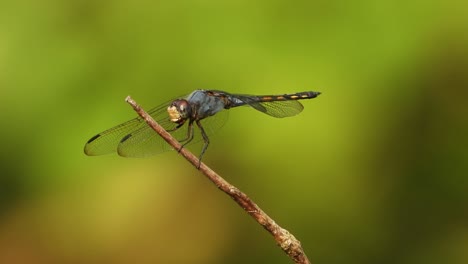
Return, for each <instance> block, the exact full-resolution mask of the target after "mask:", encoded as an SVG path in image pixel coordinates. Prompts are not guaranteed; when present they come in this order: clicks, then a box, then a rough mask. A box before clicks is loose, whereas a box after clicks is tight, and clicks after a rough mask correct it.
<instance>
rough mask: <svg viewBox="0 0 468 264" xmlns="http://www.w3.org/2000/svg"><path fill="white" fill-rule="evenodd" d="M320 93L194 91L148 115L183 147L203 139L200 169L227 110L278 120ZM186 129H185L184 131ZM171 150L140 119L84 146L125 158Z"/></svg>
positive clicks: (89, 151) (89, 152) (299, 109)
mask: <svg viewBox="0 0 468 264" xmlns="http://www.w3.org/2000/svg"><path fill="white" fill-rule="evenodd" d="M318 95H320V92H313V91H308V92H299V93H293V94H283V95H247V94H230V93H227V92H224V91H219V90H195V91H193V92H192V93H190V94H189V95H187V96H184V97H179V98H177V99H173V100H170V101H167V102H165V103H162V104H160V105H159V106H157V107H155V108H152V109H151V110H149V111H148V114H149V115H151V117H152V118H153V119H154V120H155V121H156V122H158V123H159V124H160V125H161V126H162V127H163V128H164V129H165V130H167V131H168V132H169V133H171V134H172V136H173V137H175V138H176V139H177V140H178V141H179V142H181V143H182V147H181V148H180V149H179V150H178V151H180V150H181V149H182V148H183V147H186V146H188V145H190V144H193V143H196V142H200V141H201V140H203V143H204V144H203V147H202V150H201V153H200V155H199V166H200V163H201V160H202V157H203V155H204V154H205V151H206V150H207V148H208V145H209V144H210V140H209V137H208V134H214V133H215V132H216V131H217V130H218V129H220V128H221V127H222V126H223V125H224V123H225V122H226V120H227V111H226V110H228V109H231V108H234V107H238V106H250V107H252V108H253V109H255V110H257V111H260V112H262V113H265V114H267V115H269V116H272V117H276V118H283V117H290V116H294V115H297V114H299V113H300V112H302V110H303V109H304V106H303V105H302V104H301V103H300V102H299V101H298V100H303V99H312V98H315V97H317V96H318ZM184 126H186V127H187V128H186V129H182V128H183V127H184ZM195 126H196V127H198V129H199V130H200V134H201V138H200V137H199V136H197V139H195V140H194V138H195V133H194V127H195ZM168 150H172V147H171V146H170V145H169V144H167V143H166V141H164V139H163V138H162V137H160V136H159V135H158V134H157V133H156V132H155V131H153V130H152V128H151V127H150V126H148V125H147V124H146V122H145V120H144V119H143V118H141V117H137V118H134V119H132V120H129V121H127V122H125V123H122V124H120V125H117V126H115V127H112V128H110V129H108V130H105V131H104V132H101V133H99V134H97V135H95V136H93V137H92V138H90V139H89V140H88V141H87V142H86V144H85V147H84V152H85V154H86V155H88V156H97V155H104V154H109V153H113V152H117V153H118V154H119V155H120V156H123V157H147V156H151V155H155V154H159V153H162V152H165V151H168Z"/></svg>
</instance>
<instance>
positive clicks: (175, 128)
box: [167, 123, 185, 132]
mask: <svg viewBox="0 0 468 264" xmlns="http://www.w3.org/2000/svg"><path fill="white" fill-rule="evenodd" d="M184 124H185V123H181V124H178V125H177V126H176V127H174V128H173V129H170V130H167V132H174V131H176V130H177V129H179V128H180V127H181V126H183V125H184Z"/></svg>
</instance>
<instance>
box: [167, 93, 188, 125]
mask: <svg viewBox="0 0 468 264" xmlns="http://www.w3.org/2000/svg"><path fill="white" fill-rule="evenodd" d="M167 113H168V114H169V119H170V120H171V121H172V122H174V123H177V124H182V123H184V122H185V121H186V120H187V119H188V118H190V115H191V114H192V108H191V107H190V104H189V103H188V102H187V100H184V99H178V100H175V101H173V102H172V103H171V105H170V106H169V107H168V108H167Z"/></svg>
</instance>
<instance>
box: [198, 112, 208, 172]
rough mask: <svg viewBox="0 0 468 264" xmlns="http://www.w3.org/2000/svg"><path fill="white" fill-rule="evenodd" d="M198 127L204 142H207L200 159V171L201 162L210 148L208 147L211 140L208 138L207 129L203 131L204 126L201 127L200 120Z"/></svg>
mask: <svg viewBox="0 0 468 264" xmlns="http://www.w3.org/2000/svg"><path fill="white" fill-rule="evenodd" d="M197 126H198V127H199V128H200V132H201V134H202V137H203V141H205V144H204V145H203V148H202V151H201V153H200V157H199V158H198V166H197V169H199V168H200V165H201V160H202V157H203V154H205V151H206V149H207V148H208V145H209V144H210V139H209V138H208V135H207V134H206V132H205V129H203V126H202V125H201V123H200V120H197Z"/></svg>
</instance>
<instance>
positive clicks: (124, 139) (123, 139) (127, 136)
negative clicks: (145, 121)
mask: <svg viewBox="0 0 468 264" xmlns="http://www.w3.org/2000/svg"><path fill="white" fill-rule="evenodd" d="M130 137H132V134H128V135H126V136H125V137H123V138H122V139H121V140H120V143H124V142H125V141H126V140H127V139H129V138H130Z"/></svg>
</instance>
